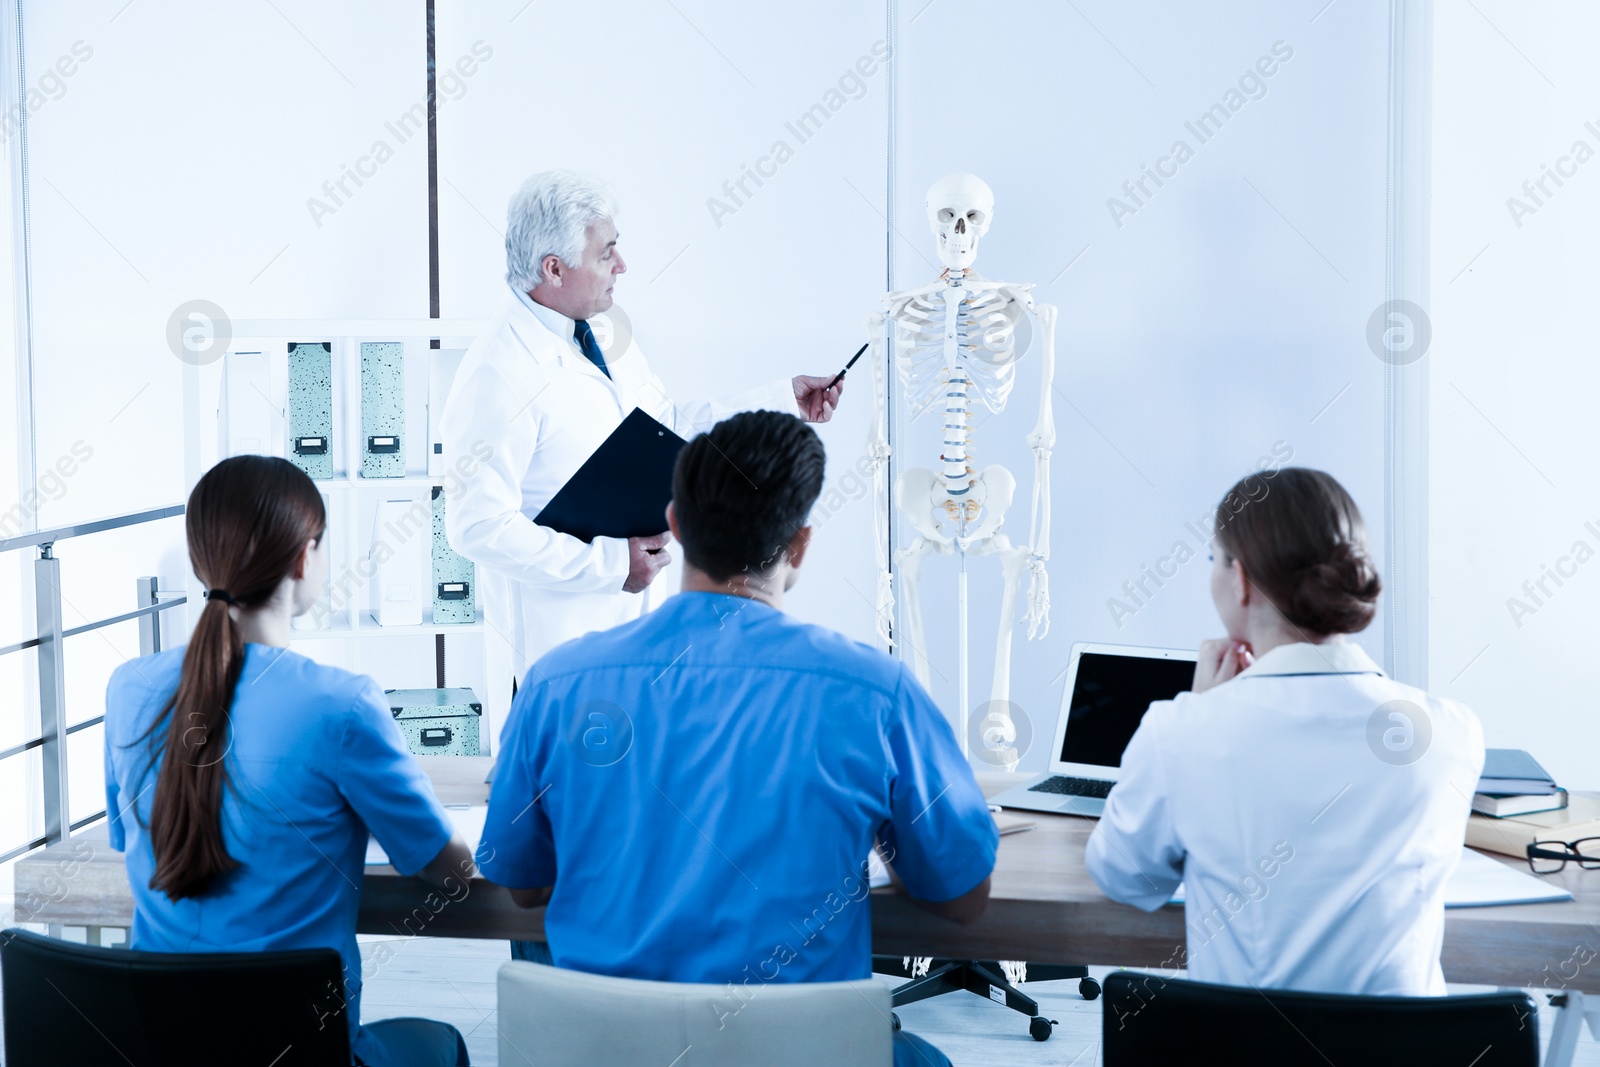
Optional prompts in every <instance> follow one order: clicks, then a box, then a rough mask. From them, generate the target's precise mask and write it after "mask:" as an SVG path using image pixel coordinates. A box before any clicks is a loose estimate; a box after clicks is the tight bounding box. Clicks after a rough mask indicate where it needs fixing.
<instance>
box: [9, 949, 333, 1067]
mask: <svg viewBox="0 0 1600 1067" xmlns="http://www.w3.org/2000/svg"><path fill="white" fill-rule="evenodd" d="M0 983H3V986H4V997H5V1048H6V1055H5V1062H6V1065H7V1067H61V1065H62V1064H72V1065H73V1067H129V1065H130V1064H132V1065H133V1067H173V1065H174V1064H197V1065H198V1064H226V1065H228V1067H237V1065H239V1064H243V1063H259V1064H262V1065H263V1067H265V1065H266V1064H272V1065H273V1067H349V1064H350V1062H351V1056H350V1030H349V1017H348V1016H346V1015H345V1006H344V971H343V963H342V961H341V960H340V957H339V953H338V952H336V951H334V950H333V949H331V948H319V949H305V950H301V951H295V952H238V953H233V952H230V953H226V954H210V953H182V954H179V953H166V952H133V951H129V950H128V949H122V948H95V947H91V946H89V945H77V944H73V943H71V942H67V941H57V940H54V939H52V938H48V937H40V936H39V935H38V934H30V933H28V932H27V931H25V930H15V929H12V930H6V931H4V932H0Z"/></svg>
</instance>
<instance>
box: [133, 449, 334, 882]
mask: <svg viewBox="0 0 1600 1067" xmlns="http://www.w3.org/2000/svg"><path fill="white" fill-rule="evenodd" d="M326 522H327V516H326V512H325V511H324V509H323V506H322V496H321V494H319V493H318V492H317V488H316V486H315V485H314V484H312V481H311V479H310V478H309V477H307V476H306V474H305V472H304V471H302V470H300V468H298V467H296V466H295V465H294V464H292V463H290V462H288V461H287V460H283V459H277V458H274V457H270V456H235V457H233V458H231V459H225V460H223V461H222V462H221V463H218V464H217V465H216V466H215V467H212V468H211V469H210V470H209V471H207V472H206V473H205V475H204V476H202V477H201V479H200V481H199V482H197V483H196V484H195V487H194V491H193V492H192V493H190V494H189V505H188V509H187V511H186V513H185V516H184V532H185V533H186V534H187V536H188V541H189V563H190V565H191V566H193V568H194V572H195V574H196V575H198V576H199V578H200V580H201V581H202V582H204V583H205V584H206V587H207V589H208V590H212V591H214V592H213V593H212V594H211V595H210V596H209V597H208V598H207V601H206V605H205V609H204V610H203V611H202V612H201V613H200V621H199V623H198V624H197V625H196V626H195V629H194V633H193V635H191V637H190V638H189V645H188V648H187V649H186V650H185V652H184V655H183V672H182V675H181V677H180V679H179V681H178V689H177V692H175V693H174V694H173V696H172V698H171V699H170V700H169V701H168V702H167V706H166V708H165V709H164V714H169V715H170V721H169V722H168V723H167V727H166V741H165V744H164V746H163V747H162V754H163V758H162V761H161V770H160V772H159V773H158V775H157V777H156V788H155V796H154V798H153V800H152V802H151V806H150V844H151V846H152V848H153V850H154V852H155V874H154V875H153V876H152V877H151V879H150V888H151V889H158V890H160V891H162V892H164V893H165V894H166V895H167V896H168V898H169V899H171V900H179V899H181V898H183V897H196V896H200V895H201V894H203V893H204V892H205V891H206V890H207V889H208V888H209V887H210V885H211V882H212V880H213V879H215V878H216V877H218V876H219V875H222V874H225V873H226V872H228V871H231V870H233V869H234V868H236V867H238V866H239V862H238V861H237V860H235V859H234V858H233V857H232V856H230V855H228V849H227V845H226V844H225V842H224V840H223V833H222V793H223V788H224V786H225V784H226V782H227V771H226V768H225V766H224V758H225V757H226V756H227V750H228V744H229V739H228V715H229V711H230V709H231V707H232V705H233V692H234V688H235V687H236V686H237V685H238V683H239V673H240V671H241V670H243V668H244V641H243V639H242V638H241V637H240V635H239V630H238V627H237V626H235V625H234V622H233V619H232V617H231V616H230V615H229V610H228V608H229V605H230V604H234V605H237V606H239V607H240V608H243V609H245V610H249V609H251V608H258V607H261V606H262V605H263V604H265V603H267V602H268V601H270V600H271V599H272V597H273V595H274V594H275V593H276V592H277V590H278V587H279V585H280V584H281V583H282V581H283V579H284V578H285V577H286V576H287V575H288V574H289V573H290V572H291V571H292V569H293V567H294V564H295V561H296V560H297V559H298V558H299V556H300V553H301V552H302V551H303V550H304V549H305V546H306V542H307V541H311V540H319V539H320V538H321V537H322V532H323V528H324V526H325V524H326ZM160 727H161V719H159V718H158V719H157V720H156V722H155V724H154V725H152V726H151V728H150V731H149V733H148V734H146V737H151V736H153V735H155V734H156V733H157V732H158V731H159V730H160ZM154 759H155V755H154V753H153V752H152V756H151V760H152V763H153V762H154Z"/></svg>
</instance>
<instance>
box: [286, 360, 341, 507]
mask: <svg viewBox="0 0 1600 1067" xmlns="http://www.w3.org/2000/svg"><path fill="white" fill-rule="evenodd" d="M289 461H290V462H291V463H293V464H294V465H295V466H296V467H299V468H300V469H301V470H303V471H305V472H306V474H308V475H310V476H311V477H312V478H315V479H318V480H321V481H327V480H328V479H329V478H332V477H333V345H331V344H329V343H328V342H327V341H322V342H318V343H315V344H305V343H299V342H296V343H291V344H290V345H289Z"/></svg>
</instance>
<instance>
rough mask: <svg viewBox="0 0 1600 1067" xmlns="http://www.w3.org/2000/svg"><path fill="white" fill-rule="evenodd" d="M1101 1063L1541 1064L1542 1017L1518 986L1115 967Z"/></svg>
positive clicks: (1287, 1066) (1295, 1066)
mask: <svg viewBox="0 0 1600 1067" xmlns="http://www.w3.org/2000/svg"><path fill="white" fill-rule="evenodd" d="M1104 985H1105V995H1106V999H1105V1011H1104V1014H1103V1016H1102V1020H1103V1022H1102V1025H1101V1029H1102V1034H1103V1038H1104V1040H1103V1042H1102V1048H1103V1049H1104V1052H1103V1055H1104V1063H1105V1067H1126V1065H1128V1064H1139V1065H1143V1064H1149V1063H1204V1062H1215V1063H1222V1062H1232V1063H1270V1064H1273V1065H1274V1067H1299V1065H1302V1064H1303V1065H1305V1067H1328V1065H1329V1064H1330V1063H1331V1064H1338V1065H1340V1067H1344V1065H1345V1064H1353V1065H1357V1067H1402V1065H1403V1067H1417V1065H1418V1064H1427V1063H1453V1064H1460V1065H1461V1067H1466V1065H1467V1064H1472V1065H1473V1067H1538V1064H1539V1023H1538V1019H1537V1016H1536V1014H1535V1008H1534V1003H1533V999H1532V998H1531V997H1529V996H1528V995H1527V994H1526V993H1523V992H1520V991H1503V992H1499V993H1483V994H1479V995H1473V996H1459V997H1355V996H1345V995H1342V994H1337V993H1298V992H1287V991H1284V990H1276V989H1253V988H1251V987H1249V986H1224V985H1211V984H1209V983H1205V982H1190V981H1185V980H1181V979H1176V978H1161V977H1159V976H1157V975H1153V974H1140V973H1138V972H1136V971H1115V972H1112V973H1111V974H1109V975H1107V976H1106V980H1105V983H1104Z"/></svg>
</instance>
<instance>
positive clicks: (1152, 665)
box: [989, 644, 1195, 818]
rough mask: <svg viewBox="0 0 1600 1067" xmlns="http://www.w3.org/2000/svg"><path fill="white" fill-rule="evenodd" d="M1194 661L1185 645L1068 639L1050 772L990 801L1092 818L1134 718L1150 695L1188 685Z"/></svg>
mask: <svg viewBox="0 0 1600 1067" xmlns="http://www.w3.org/2000/svg"><path fill="white" fill-rule="evenodd" d="M1194 662H1195V653H1194V652H1193V651H1190V650H1186V649H1176V648H1138V647H1135V646H1131V645H1094V644H1076V645H1073V646H1072V660H1071V662H1069V663H1068V664H1067V686H1066V689H1065V690H1064V691H1063V692H1062V695H1061V711H1060V712H1059V713H1058V714H1057V716H1056V732H1055V743H1054V745H1053V746H1052V747H1051V750H1050V771H1049V773H1047V774H1037V775H1034V776H1032V777H1030V778H1028V779H1026V780H1024V781H1022V782H1020V783H1018V784H1017V785H1015V786H1012V787H1011V788H1010V789H1007V790H1006V791H1005V792H1003V793H1001V794H999V795H998V796H993V797H990V798H989V803H991V804H998V805H1000V806H1001V807H1003V808H1023V809H1026V810H1028V811H1048V812H1055V813H1057V814H1061V815H1087V816H1090V817H1092V818H1098V817H1099V816H1100V813H1101V812H1103V811H1105V807H1106V797H1107V796H1109V795H1110V793H1111V787H1112V786H1113V785H1115V784H1116V782H1117V776H1118V774H1119V773H1120V771H1119V768H1120V767H1121V765H1122V750H1123V749H1125V748H1127V747H1128V741H1129V740H1130V739H1131V738H1132V737H1133V732H1134V731H1135V730H1137V729H1138V728H1139V721H1140V720H1141V719H1143V718H1144V713H1145V712H1146V711H1147V710H1148V709H1149V707H1150V705H1151V703H1153V702H1154V701H1157V700H1171V699H1172V698H1173V697H1175V696H1177V695H1178V694H1179V693H1184V692H1188V690H1189V687H1190V686H1191V685H1192V684H1193V683H1194Z"/></svg>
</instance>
